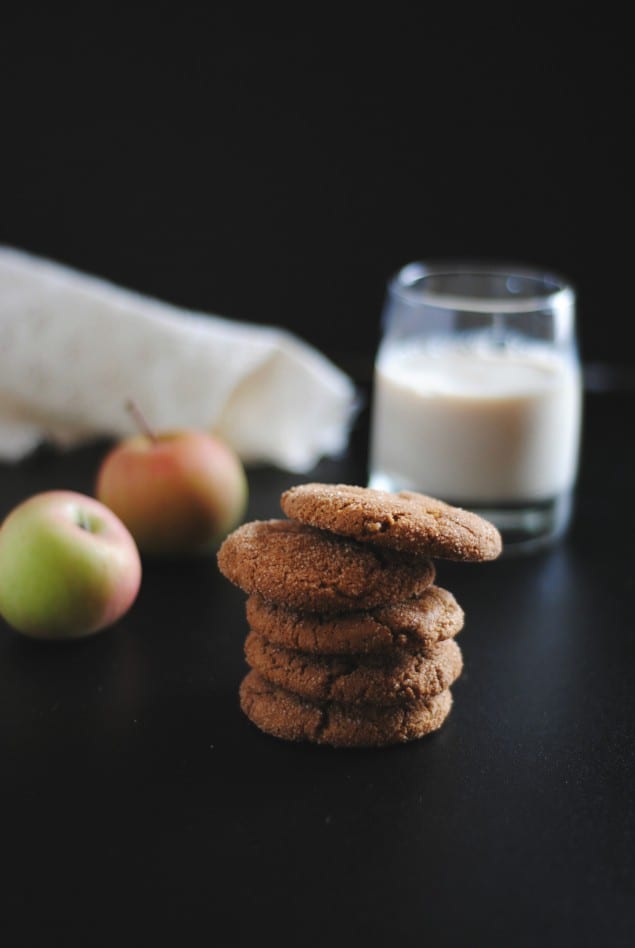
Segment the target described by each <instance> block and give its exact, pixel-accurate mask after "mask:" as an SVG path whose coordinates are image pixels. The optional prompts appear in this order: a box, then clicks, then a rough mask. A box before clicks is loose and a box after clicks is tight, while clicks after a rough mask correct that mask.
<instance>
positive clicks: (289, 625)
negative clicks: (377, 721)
mask: <svg viewBox="0 0 635 948" xmlns="http://www.w3.org/2000/svg"><path fill="white" fill-rule="evenodd" d="M245 608H246V614H247V623H248V625H249V627H250V628H251V629H253V630H254V631H255V632H259V633H260V634H261V635H263V636H264V637H265V638H266V639H269V641H270V642H273V643H275V644H276V645H282V646H283V647H284V648H290V649H298V650H299V651H302V652H311V653H316V654H330V655H357V654H363V653H366V652H379V651H388V650H392V649H394V648H400V649H412V650H414V651H417V650H419V651H420V650H421V649H422V648H427V647H429V646H431V645H434V644H436V643H437V642H442V641H444V640H445V639H451V638H454V636H455V635H458V633H459V632H460V631H461V629H462V628H463V624H464V621H465V614H464V612H463V609H462V608H461V606H459V604H458V602H457V601H456V599H455V598H454V596H453V595H452V593H451V592H449V591H448V590H447V589H442V588H441V587H440V586H429V587H428V588H427V589H425V590H424V591H423V593H421V595H420V596H417V597H415V598H414V599H406V600H405V601H402V602H395V603H390V604H389V605H387V606H378V607H377V608H376V609H372V610H367V611H363V612H343V613H342V612H340V613H319V612H301V611H299V610H297V609H287V608H286V607H285V606H282V605H277V604H276V603H273V602H268V601H267V600H266V599H263V598H262V596H259V595H258V594H257V593H252V595H251V596H249V597H248V599H247V602H246V607H245Z"/></svg>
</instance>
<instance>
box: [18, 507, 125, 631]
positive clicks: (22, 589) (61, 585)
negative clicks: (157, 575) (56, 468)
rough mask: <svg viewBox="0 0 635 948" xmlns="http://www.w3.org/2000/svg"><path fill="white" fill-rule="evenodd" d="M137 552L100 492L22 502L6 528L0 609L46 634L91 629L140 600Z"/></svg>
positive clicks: (20, 626) (106, 623)
mask: <svg viewBox="0 0 635 948" xmlns="http://www.w3.org/2000/svg"><path fill="white" fill-rule="evenodd" d="M140 583H141V560H140V557H139V551H138V550H137V547H136V545H135V542H134V540H133V538H132V536H131V535H130V533H129V531H128V530H127V529H126V527H125V526H124V525H123V523H122V522H121V521H120V520H119V518H118V517H117V516H115V514H114V513H113V512H112V511H111V510H109V508H108V507H105V506H104V505H103V504H101V503H99V501H98V500H95V498H94V497H87V496H85V495H84V494H78V493H76V492H75V491H64V490H51V491H45V492H44V493H41V494H35V495H34V496H33V497H30V498H29V499H28V500H25V501H23V502H22V503H21V504H18V506H17V507H15V508H14V509H13V510H12V511H11V512H10V513H9V515H8V516H7V517H6V519H5V520H4V522H3V524H2V527H0V614H1V615H2V616H3V617H4V619H5V620H6V621H7V622H8V623H9V625H11V626H13V628H14V629H16V630H17V631H18V632H23V633H24V634H25V635H29V636H31V637H33V638H40V639H70V638H80V637H83V636H86V635H91V634H92V633H94V632H98V631H100V630H101V629H104V628H106V627H107V626H109V625H112V624H113V623H114V622H116V621H117V620H118V619H119V618H120V617H121V616H122V615H123V614H124V613H125V612H127V611H128V609H129V608H130V606H131V605H132V603H133V602H134V600H135V599H136V596H137V593H138V591H139V586H140Z"/></svg>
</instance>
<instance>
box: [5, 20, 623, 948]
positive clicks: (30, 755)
mask: <svg viewBox="0 0 635 948" xmlns="http://www.w3.org/2000/svg"><path fill="white" fill-rule="evenodd" d="M175 10H176V8H175ZM233 11H234V12H232V13H228V12H226V11H225V10H223V9H222V8H221V7H218V6H212V5H210V6H209V7H206V8H204V7H202V6H201V7H200V8H198V9H191V8H189V9H188V8H186V7H181V8H180V12H175V11H173V12H170V11H168V10H166V8H165V7H160V6H153V7H148V8H141V7H139V6H132V7H129V8H128V9H127V11H126V12H125V14H121V15H119V16H116V15H115V14H113V13H112V11H110V10H106V9H105V8H101V7H96V8H85V12H84V13H83V14H75V15H73V16H71V15H70V14H66V13H64V12H63V11H60V10H55V9H53V8H52V7H51V8H50V9H49V10H48V11H47V12H44V13H40V14H38V15H36V14H33V13H30V12H28V11H27V10H26V9H23V10H22V11H18V12H12V13H9V14H5V15H4V25H3V29H2V31H1V32H0V69H1V70H2V79H1V88H2V115H1V118H0V121H1V127H0V132H1V134H2V142H1V146H0V167H1V169H2V176H1V178H0V187H1V195H2V206H1V208H0V240H1V241H2V242H4V243H7V244H11V245H15V246H18V247H22V248H24V249H25V250H29V251H33V252H35V253H38V254H42V255H44V256H48V257H52V258H53V259H57V260H60V261H62V262H65V263H68V264H70V265H72V266H75V267H77V268H79V269H82V270H85V271H87V272H91V273H94V274H97V275H100V276H104V277H107V278H109V279H111V280H114V281H116V282H118V283H121V284H123V285H125V286H128V287H131V288H133V289H136V290H139V291H142V292H146V293H148V294H152V295H155V296H157V297H160V298H162V299H166V300H169V301H171V302H174V303H177V304H179V305H182V306H187V307H194V308H197V309H201V310H204V311H208V312H217V313H221V314H223V315H227V316H230V317H233V318H236V319H240V320H250V321H252V320H253V321H256V322H261V323H274V324H277V325H282V326H286V327H287V328H289V329H291V330H293V331H295V332H297V333H298V334H299V335H301V336H302V337H303V338H305V339H306V340H308V341H309V342H311V343H313V344H315V345H316V346H318V347H319V348H320V349H321V350H323V351H324V352H325V353H326V354H327V355H328V356H330V357H331V358H332V359H333V360H334V361H336V362H337V363H338V364H339V365H341V366H342V367H343V368H345V369H346V370H347V371H349V372H350V373H351V374H352V375H353V376H354V377H355V378H356V379H357V380H359V381H360V382H364V383H365V382H368V381H369V379H370V372H371V367H372V358H373V354H374V351H375V347H376V342H377V338H378V331H379V320H380V313H381V307H382V302H383V297H384V290H385V283H386V280H387V279H388V277H389V276H390V275H391V274H392V273H393V272H394V271H395V270H396V269H397V268H398V267H400V266H401V265H402V264H404V263H406V262H408V261H410V260H414V259H417V258H420V259H421V258H433V257H448V256H478V257H481V258H489V259H508V260H518V261H522V262H526V263H535V264H536V265H540V266H544V267H548V268H550V269H554V270H558V271H560V272H562V273H565V274H566V275H568V276H569V277H570V278H571V279H572V280H573V281H574V282H575V284H576V286H577V288H578V291H579V313H580V329H581V332H580V336H581V346H582V354H583V357H584V360H585V363H586V364H587V367H588V368H591V367H593V366H597V365H598V364H599V365H604V364H608V365H610V366H613V367H614V368H615V369H616V370H617V374H616V375H615V376H608V378H609V380H610V381H611V384H613V385H614V386H615V385H616V384H617V383H620V384H621V383H622V382H625V383H626V385H625V386H622V387H623V388H624V387H626V388H629V386H630V388H631V390H630V391H629V392H625V391H621V392H611V393H609V392H605V393H603V394H600V393H598V392H597V391H590V390H588V391H587V393H586V396H585V419H586V424H585V435H584V438H583V445H582V463H581V469H580V483H579V489H578V497H577V509H576V517H575V519H574V522H573V525H572V529H571V531H570V533H569V535H568V536H567V537H566V539H565V540H564V541H563V542H562V543H561V544H560V545H558V546H556V547H555V548H553V549H551V550H548V551H545V552H544V553H543V554H540V555H536V556H534V557H529V558H527V559H513V558H511V559H504V560H501V561H500V562H497V563H492V564H483V565H482V566H475V565H473V564H472V565H465V564H463V565H461V564H440V568H439V580H440V582H441V584H442V585H446V586H447V588H450V589H451V590H452V591H453V592H455V594H456V596H457V599H458V600H459V602H460V603H461V605H462V606H463V607H464V608H465V611H466V615H467V617H468V622H467V624H466V628H465V630H464V632H462V634H461V640H460V642H461V648H462V650H463V653H464V658H465V670H464V673H463V675H462V676H461V679H460V680H459V682H458V683H457V685H456V687H455V689H453V691H454V696H455V705H454V708H453V711H452V715H451V716H450V718H449V719H448V721H447V723H446V725H444V727H443V728H442V730H441V731H440V732H439V734H438V735H434V736H432V737H430V738H429V739H425V740H422V741H419V742H413V744H411V745H405V746H402V747H397V748H391V749H386V750H381V751H373V750H363V751H360V752H359V753H355V752H346V751H344V752H337V751H334V750H332V749H328V748H320V747H313V746H311V745H291V744H287V743H285V742H279V741H275V740H273V739H271V738H269V737H268V736H266V735H264V734H262V733H260V732H259V731H258V730H257V729H256V728H254V727H253V726H252V725H251V723H250V722H249V721H247V720H246V719H245V717H244V715H242V714H241V712H240V709H239V707H238V702H237V688H238V682H239V680H240V678H241V676H242V674H243V673H244V671H245V665H244V659H243V653H242V639H243V637H244V635H245V633H246V628H245V622H244V603H243V599H244V597H243V595H242V594H241V592H240V591H239V590H237V589H235V588H234V587H232V586H230V584H229V583H228V582H227V581H226V580H225V579H224V578H223V577H222V576H221V575H220V574H219V573H218V571H217V570H216V569H215V567H214V564H213V563H210V562H209V561H207V560H204V561H201V560H197V561H195V562H193V563H190V562H151V561H146V562H144V580H143V584H142V588H141V592H140V596H139V599H138V601H137V602H136V603H135V606H134V608H133V609H132V610H131V611H130V612H129V613H128V614H127V615H126V616H125V617H124V618H123V620H122V621H121V622H120V623H119V624H118V625H117V627H115V628H112V629H110V630H107V631H105V632H104V633H103V634H101V635H99V636H95V637H94V638H92V639H90V640H87V641H85V642H82V643H74V644H72V645H69V646H68V647H61V648H57V647H48V648H47V647H46V645H43V643H34V642H31V641H28V640H26V639H25V638H24V637H22V636H20V635H18V634H17V633H13V632H12V631H11V630H10V629H9V628H8V627H6V626H3V627H2V628H1V629H0V633H1V634H0V748H1V751H0V756H1V760H2V773H1V775H0V811H1V812H2V832H1V833H0V859H1V861H2V865H3V870H4V876H5V881H4V884H3V888H2V905H1V909H0V942H2V944H3V945H5V944H6V945H7V948H39V946H41V945H51V946H53V948H58V946H59V948H71V946H72V948H74V946H75V945H77V946H81V948H97V946H99V948H101V946H104V948H112V946H114V945H120V946H122V948H123V946H128V945H130V946H132V945H145V944H157V943H162V942H163V943H165V942H166V941H167V943H169V944H171V945H179V946H180V945H183V946H187V948H190V946H198V945H206V946H208V945H218V946H219V948H225V946H228V948H234V946H237V948H242V946H252V945H256V944H261V943H262V944H264V943H272V944H278V945H287V944H289V945H294V946H296V945H304V946H307V948H309V946H311V948H312V946H316V948H317V946H320V948H322V946H324V945H327V944H330V945H343V944H347V945H349V944H350V945H356V944H366V943H371V944H372V943H374V944H378V945H391V944H396V945H399V946H404V948H405V946H407V948H410V946H415V945H416V946H420V945H421V944H422V943H425V942H428V941H429V942H430V943H433V944H434V945H435V946H448V948H463V946H465V948H476V946H479V948H480V946H481V945H491V946H498V945H504V946H508V945H513V946H515V948H538V946H540V948H543V946H551V945H558V946H559V948H586V946H591V945H593V946H595V945H602V946H604V945H606V946H610V948H621V946H626V945H629V946H630V945H631V944H632V943H633V931H634V923H635V917H634V913H633V905H634V900H633V879H634V878H635V875H634V873H635V867H634V864H633V853H634V848H633V835H634V828H635V808H634V800H633V785H634V783H633V781H634V768H633V764H634V755H633V748H634V746H635V713H634V711H635V709H634V695H635V692H634V690H633V676H634V674H635V652H634V647H633V643H634V639H633V635H632V632H633V623H634V613H633V605H632V603H633V568H632V536H633V529H634V528H635V524H634V522H633V515H632V483H633V477H634V476H635V472H634V468H633V457H634V456H633V450H632V440H631V438H630V435H629V434H628V433H629V431H630V430H632V418H633V391H632V385H631V382H632V377H633V368H634V366H633V351H632V348H631V346H630V329H629V324H630V323H631V322H632V319H631V313H630V309H629V303H628V298H629V293H630V271H631V240H630V233H629V225H630V220H631V200H630V179H631V169H632V166H633V151H632V146H631V127H630V126H631V124H632V91H633V83H632V64H631V50H630V42H631V35H630V32H629V31H628V30H627V29H625V28H623V27H622V26H621V25H620V24H611V25H609V26H607V24H606V23H605V22H603V21H602V20H601V18H600V17H598V20H597V23H595V24H593V25H592V26H591V25H588V26H586V27H582V26H578V24H577V22H576V25H575V26H571V25H568V26H567V27H562V28H556V27H555V25H553V24H552V23H547V22H544V23H540V22H536V20H535V19H531V18H529V17H528V16H527V14H526V12H525V11H521V10H520V9H518V10H516V9H514V11H513V15H514V18H515V19H514V24H515V25H513V26H512V25H510V24H509V23H507V22H506V21H503V22H502V23H499V22H497V23H496V24H492V23H487V22H486V21H485V20H484V19H481V20H480V22H479V23H478V25H477V26H474V27H473V28H468V27H467V26H465V28H464V29H462V30H460V31H457V29H456V26H457V23H458V22H459V21H461V22H464V13H463V12H461V11H460V10H458V9H457V10H450V11H449V13H450V19H452V18H453V19H454V21H455V22H454V23H450V24H449V25H448V26H446V27H445V28H444V29H441V28H436V29H433V28H431V26H430V23H429V19H430V11H429V10H428V9H427V8H426V7H423V6H421V7H420V8H419V11H418V13H417V14H416V15H415V14H413V13H411V12H410V13H407V14H406V13H405V12H402V11H400V10H399V8H398V7H396V6H391V8H390V9H389V10H384V11H382V15H381V16H376V15H375V16H373V14H371V13H369V12H368V11H366V10H364V11H362V12H360V14H359V16H358V17H357V18H354V17H353V16H352V15H350V14H349V16H348V18H346V17H345V16H344V14H343V13H342V11H341V10H340V11H339V12H338V13H337V14H333V15H329V14H327V13H326V12H325V11H324V10H323V8H319V9H318V8H315V9H314V8H311V10H310V11H309V12H306V11H305V12H303V15H302V17H301V18H298V19H296V18H293V17H291V18H289V17H285V18H284V19H282V18H278V19H277V20H276V19H274V18H273V14H272V12H271V11H270V10H269V9H266V10H263V11H262V12H260V13H259V15H258V17H257V18H254V14H253V13H251V12H250V13H249V14H248V13H246V12H243V11H241V10H240V9H239V8H233ZM507 15H508V16H509V18H510V19H511V13H510V12H509V11H508V14H507ZM1 369H2V366H1V362H0V371H1ZM588 378H590V379H591V380H593V379H595V380H596V382H597V380H598V379H600V380H602V379H606V378H607V375H606V374H604V373H602V372H595V373H593V372H590V373H589V374H588ZM367 420H368V418H367V414H365V415H364V416H363V417H362V418H361V419H360V424H359V425H358V426H357V427H356V428H355V430H354V432H353V440H352V444H351V450H350V452H349V453H348V454H347V456H345V457H344V458H342V459H338V460H334V461H324V462H323V463H322V464H320V465H319V466H318V468H317V469H316V470H315V471H314V472H310V474H309V475H308V476H309V477H310V478H311V479H313V478H314V479H317V480H330V481H335V480H343V481H347V482H349V483H355V482H357V483H360V482H362V481H363V478H364V476H365V450H366V440H365V425H366V423H367ZM102 448H105V446H102V445H91V446H87V447H86V448H81V449H79V450H77V451H73V452H68V453H56V452H54V451H48V450H43V451H40V452H38V453H37V454H36V455H34V456H32V457H30V458H27V459H26V460H25V461H23V462H21V463H20V464H15V465H0V512H1V513H4V512H6V511H8V510H9V509H10V508H11V507H12V506H13V505H14V504H15V503H17V502H18V501H19V500H21V499H23V498H24V497H26V496H28V495H29V494H31V493H34V492H36V491H39V490H44V489H46V488H52V487H66V488H72V489H77V490H81V491H85V492H91V490H92V487H93V483H94V475H95V471H96V468H97V465H98V463H99V461H100V458H101V456H102V453H101V452H102ZM297 480H298V478H297V477H294V476H292V475H291V474H289V473H288V472H281V471H273V470H269V469H266V468H260V469H258V470H254V471H250V487H251V494H250V506H249V511H248V517H249V518H252V517H254V518H264V517H269V516H276V515H277V510H278V500H279V495H280V492H281V491H282V490H283V489H286V488H287V487H288V486H290V484H291V483H293V482H297Z"/></svg>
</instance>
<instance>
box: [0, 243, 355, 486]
mask: <svg viewBox="0 0 635 948" xmlns="http://www.w3.org/2000/svg"><path fill="white" fill-rule="evenodd" d="M130 400H132V401H134V402H135V403H136V404H137V405H138V406H139V408H140V409H141V411H142V412H143V414H144V415H145V417H146V418H147V420H148V423H149V424H150V425H151V426H152V427H154V428H155V429H157V430H158V429H164V430H165V429H168V428H178V427H196V428H203V429H206V430H209V431H211V432H214V433H216V434H218V435H220V436H221V437H222V438H224V439H225V440H226V441H227V442H228V443H229V444H230V445H231V446H232V447H233V448H234V449H235V450H236V451H237V452H238V454H239V455H240V456H241V458H242V459H243V460H244V461H245V463H256V462H258V463H268V464H273V465H275V466H278V467H281V468H284V469H288V470H291V471H295V472H304V471H308V470H310V469H311V468H312V467H314V466H315V464H316V463H317V462H318V461H319V460H320V458H321V457H323V456H334V455H337V454H340V453H341V452H342V451H343V450H344V449H345V448H346V445H347V443H348V439H349V436H350V428H351V424H352V422H353V420H354V418H355V415H356V412H357V409H358V393H357V390H356V386H355V385H354V383H353V381H352V380H351V379H350V378H349V377H348V376H347V375H346V374H345V373H344V372H342V371H341V370H340V369H339V368H337V367H336V366H335V365H334V364H333V363H332V362H331V361H330V360H329V359H328V358H326V356H324V355H323V354H322V353H320V352H319V351H317V350H316V349H314V348H313V347H311V346H310V345H309V344H308V343H306V342H304V341H303V340H301V339H300V338H298V337H297V336H295V335H294V334H293V333H290V332H289V331H287V330H284V329H279V328H275V327H266V326H260V325H255V324H252V323H247V322H240V321H236V320H232V319H227V318H224V317H221V316H215V315H210V314H207V313H200V312H193V311H191V310H185V309H182V308H180V307H177V306H174V305H171V304H168V303H164V302H161V301H159V300H156V299H152V298H149V297H147V296H143V295H141V294H139V293H135V292H133V291H131V290H127V289H123V288H121V287H119V286H116V285H114V284H113V283H110V282H108V281H106V280H102V279H99V278H97V277H94V276H89V275H86V274H84V273H80V272H78V271H77V270H74V269H72V268H70V267H67V266H63V265H61V264H59V263H56V262H52V261H49V260H44V259H42V258H39V257H35V256H33V255H31V254H28V253H25V252H24V251H21V250H17V249H14V248H11V247H1V246H0V459H3V460H8V461H12V460H18V459H20V458H22V457H24V456H25V455H27V454H28V453H29V452H31V451H32V450H33V449H34V448H35V447H37V445H39V444H40V443H41V442H43V441H47V442H51V443H53V444H56V445H58V446H60V447H61V446H72V445H77V444H79V443H81V442H85V441H88V440H92V439H96V438H100V437H110V438H119V437H123V436H125V435H128V434H130V433H132V432H133V431H134V430H135V425H134V421H133V419H132V418H131V416H130V414H129V412H128V411H127V408H126V405H127V403H128V402H129V401H130Z"/></svg>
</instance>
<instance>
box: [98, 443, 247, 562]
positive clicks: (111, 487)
mask: <svg viewBox="0 0 635 948" xmlns="http://www.w3.org/2000/svg"><path fill="white" fill-rule="evenodd" d="M95 495H96V497H97V498H98V499H99V500H100V501H102V503H104V504H106V505H107V506H108V507H110V509H111V510H113V511H114V512H115V513H116V514H117V516H118V517H120V518H121V520H122V521H123V522H124V523H125V525H126V526H127V527H128V529H129V530H130V532H131V534H132V535H133V537H134V538H135V540H136V543H137V546H138V547H139V550H140V551H141V553H142V554H146V553H147V554H151V555H152V554H168V555H181V554H196V553H201V552H208V551H211V550H213V549H215V548H216V547H217V546H218V544H219V543H220V541H221V540H222V539H224V537H225V536H226V535H227V534H228V533H229V532H230V531H231V530H232V529H233V528H234V527H235V526H236V525H237V524H238V523H239V522H240V520H241V518H242V517H243V516H244V513H245V510H246V508H247V500H248V484H247V476H246V473H245V469H244V467H243V464H242V462H241V460H240V458H239V457H238V455H237V454H236V453H235V452H234V450H233V449H232V448H230V446H229V445H228V444H226V442H224V441H223V440H221V439H220V438H217V437H215V436H214V435H211V434H209V433H207V432H205V431H200V430H196V429H183V430H177V431H165V432H159V433H157V434H154V433H152V432H147V433H142V434H138V435H131V436H130V437H128V438H124V439H123V440H122V441H120V442H118V443H117V444H116V445H115V446H114V447H113V448H111V449H110V451H108V453H107V454H106V456H105V457H104V458H103V459H102V462H101V464H100V466H99V469H98V472H97V479H96V485H95Z"/></svg>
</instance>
